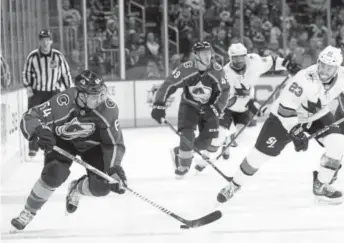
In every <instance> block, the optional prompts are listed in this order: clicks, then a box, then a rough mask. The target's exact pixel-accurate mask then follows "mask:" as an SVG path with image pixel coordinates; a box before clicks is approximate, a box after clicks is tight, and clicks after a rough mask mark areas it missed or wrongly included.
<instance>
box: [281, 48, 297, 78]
mask: <svg viewBox="0 0 344 243" xmlns="http://www.w3.org/2000/svg"><path fill="white" fill-rule="evenodd" d="M282 66H283V67H285V68H286V69H287V70H288V72H289V73H290V74H291V75H295V74H296V73H297V72H298V71H300V70H301V69H302V67H301V65H300V64H298V63H296V62H294V61H293V54H292V53H290V54H288V55H287V56H286V57H285V58H284V60H283V62H282Z"/></svg>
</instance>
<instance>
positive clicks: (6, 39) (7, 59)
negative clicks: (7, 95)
mask: <svg viewBox="0 0 344 243" xmlns="http://www.w3.org/2000/svg"><path fill="white" fill-rule="evenodd" d="M10 1H11V0H3V1H1V31H0V32H1V33H0V35H1V52H0V54H1V60H0V62H1V63H0V64H1V71H0V72H1V92H4V91H6V90H7V89H9V88H11V87H12V86H13V81H12V79H11V74H12V70H11V67H12V62H11V61H12V60H11V48H12V42H11V37H10V23H11V22H10V15H9V2H10Z"/></svg>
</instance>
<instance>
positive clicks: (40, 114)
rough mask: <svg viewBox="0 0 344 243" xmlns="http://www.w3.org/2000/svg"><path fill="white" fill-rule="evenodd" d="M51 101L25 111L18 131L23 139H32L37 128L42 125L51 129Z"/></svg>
mask: <svg viewBox="0 0 344 243" xmlns="http://www.w3.org/2000/svg"><path fill="white" fill-rule="evenodd" d="M51 103H52V99H51V100H49V101H46V102H44V103H42V104H40V105H38V106H35V107H33V108H31V109H30V110H28V111H26V112H25V113H24V114H23V116H22V119H21V122H20V129H21V131H22V133H23V135H24V137H25V138H26V139H28V140H30V139H32V137H33V135H34V134H35V133H36V130H37V128H38V127H40V126H42V125H44V126H48V127H50V128H51V125H52V123H53V119H54V115H53V113H54V108H53V106H52V105H51Z"/></svg>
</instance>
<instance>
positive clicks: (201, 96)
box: [151, 41, 229, 176]
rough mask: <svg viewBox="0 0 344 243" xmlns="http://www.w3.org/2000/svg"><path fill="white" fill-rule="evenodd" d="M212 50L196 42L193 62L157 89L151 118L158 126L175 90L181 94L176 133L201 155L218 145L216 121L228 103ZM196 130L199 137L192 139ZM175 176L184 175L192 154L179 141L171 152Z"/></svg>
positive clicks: (227, 91)
mask: <svg viewBox="0 0 344 243" xmlns="http://www.w3.org/2000/svg"><path fill="white" fill-rule="evenodd" d="M212 55H213V51H212V47H211V45H210V44H209V43H208V42H205V41H203V42H196V43H195V44H194V46H193V56H194V61H188V62H185V63H183V64H181V65H180V66H179V67H177V68H176V69H175V70H174V71H173V72H172V75H171V76H170V77H168V78H167V79H166V80H165V82H164V83H163V84H162V85H161V86H160V88H159V89H158V91H157V93H156V95H155V100H154V103H153V109H152V114H151V115H152V117H153V119H155V120H156V121H157V122H158V123H161V122H162V119H163V118H165V116H166V112H165V107H166V106H165V103H166V100H167V99H168V97H169V96H170V95H172V94H173V93H174V92H175V91H176V90H177V89H178V88H183V94H182V99H181V103H180V106H179V111H178V131H179V132H180V133H181V135H182V136H185V137H186V138H187V139H188V140H189V141H192V142H193V144H194V146H195V147H196V148H197V149H198V150H201V151H205V152H209V153H212V152H214V151H216V150H217V149H218V147H219V146H220V144H216V143H215V142H214V141H215V140H216V139H214V138H217V137H218V129H219V117H220V115H221V113H222V112H223V110H224V108H225V107H226V105H227V102H228V99H229V84H228V81H227V80H226V78H225V75H224V72H223V69H222V67H221V66H220V65H219V64H217V63H216V62H213V61H212ZM197 126H198V130H199V135H198V137H197V138H196V139H195V130H196V128H197ZM172 154H173V158H174V161H175V164H176V170H175V174H176V175H177V176H183V175H185V174H186V173H187V172H188V171H189V169H190V166H191V162H192V159H193V151H192V149H191V148H189V147H188V146H187V145H186V144H185V143H183V141H182V139H181V140H180V146H179V147H176V148H174V149H173V152H172Z"/></svg>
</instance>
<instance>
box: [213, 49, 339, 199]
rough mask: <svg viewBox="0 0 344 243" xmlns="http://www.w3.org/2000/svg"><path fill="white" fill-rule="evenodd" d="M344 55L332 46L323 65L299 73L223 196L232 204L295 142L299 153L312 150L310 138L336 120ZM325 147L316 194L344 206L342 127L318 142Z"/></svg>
mask: <svg viewBox="0 0 344 243" xmlns="http://www.w3.org/2000/svg"><path fill="white" fill-rule="evenodd" d="M342 61H343V57H342V54H341V51H340V49H338V48H335V47H332V46H328V47H326V48H325V49H324V50H323V51H321V53H320V54H319V57H318V61H317V64H315V65H312V66H310V67H308V68H306V69H303V70H301V71H299V72H298V73H297V74H296V75H295V76H294V77H293V78H292V79H291V80H290V82H288V84H287V85H286V87H285V88H284V89H283V91H282V92H281V95H280V97H279V98H278V99H277V101H276V102H275V103H274V105H273V107H272V111H271V114H270V116H269V118H268V119H267V120H266V121H265V123H264V125H263V127H262V129H261V131H260V134H259V136H258V138H257V141H256V144H255V146H254V148H253V149H252V150H251V151H250V152H249V153H248V155H247V156H246V157H245V159H244V160H243V161H242V163H241V164H240V167H239V168H238V170H237V171H236V172H235V174H234V176H233V180H232V181H231V182H230V183H229V184H228V185H227V186H226V187H225V188H223V189H222V190H221V191H220V193H219V194H218V196H217V200H218V201H219V202H222V203H223V202H226V201H227V200H228V199H230V198H232V197H233V196H234V194H235V193H236V192H237V191H238V190H239V189H241V187H242V186H243V185H244V184H245V182H246V181H247V180H249V179H250V178H252V176H253V175H254V174H255V173H256V172H257V171H258V170H259V168H260V167H261V166H262V165H263V164H264V163H265V162H266V161H268V160H269V159H271V158H273V157H276V156H278V155H279V154H280V152H281V151H282V150H283V149H284V147H285V146H286V145H287V144H288V143H289V142H291V141H292V142H293V143H294V145H295V150H296V151H306V150H307V148H308V137H307V136H306V133H309V134H313V133H315V132H317V131H318V130H320V129H322V128H324V127H326V126H328V125H331V124H332V123H333V122H335V118H334V116H333V114H332V113H331V112H330V108H329V104H330V103H331V101H333V100H334V99H336V98H337V97H338V96H339V94H340V93H341V92H343V91H344V68H343V67H340V64H341V63H342ZM315 139H316V140H317V141H318V143H319V144H320V145H321V146H323V147H324V148H325V153H324V154H323V155H322V157H321V158H320V167H319V170H318V171H314V172H313V194H314V195H315V196H316V198H317V199H318V200H320V201H327V202H330V203H340V202H342V199H343V197H342V192H340V191H339V190H336V189H335V188H334V186H333V185H332V183H333V181H334V179H335V178H336V174H337V173H338V170H339V168H340V165H341V159H342V157H343V144H344V135H343V134H342V133H341V130H340V128H339V127H338V126H332V127H330V129H329V130H327V132H325V133H323V134H321V135H319V136H317V137H316V138H315Z"/></svg>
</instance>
